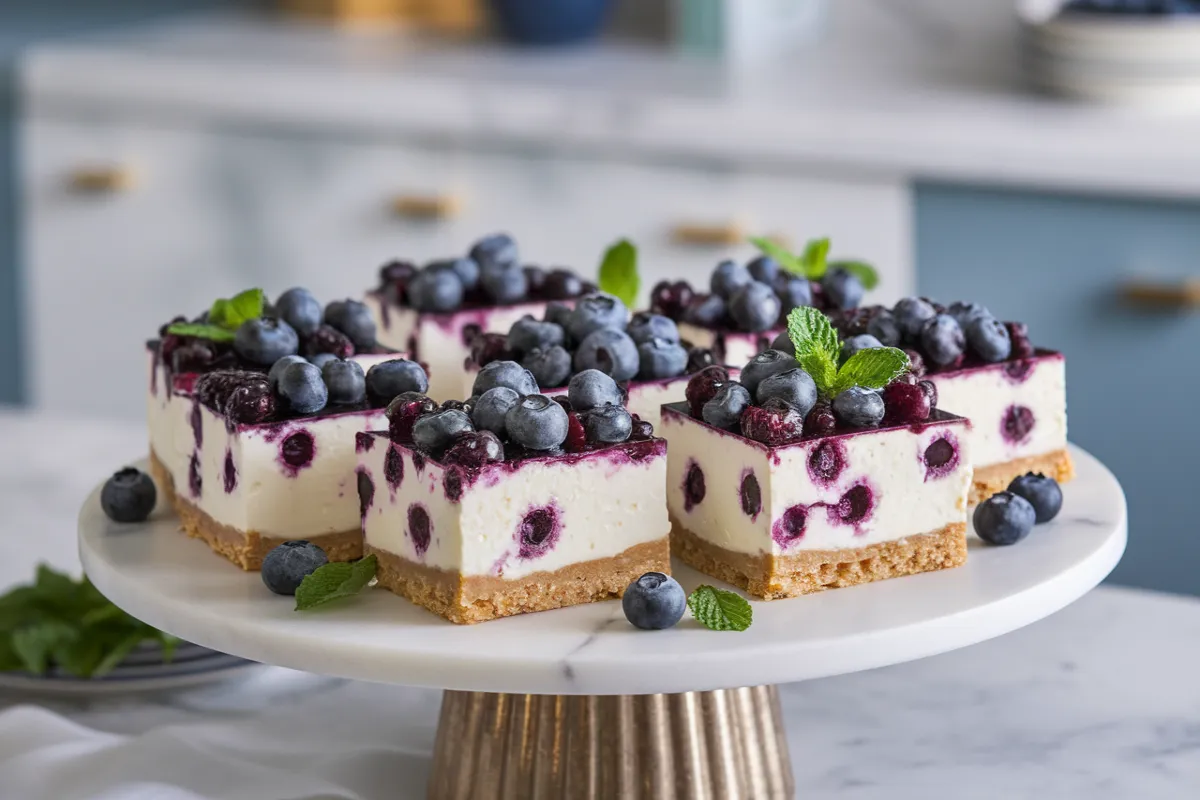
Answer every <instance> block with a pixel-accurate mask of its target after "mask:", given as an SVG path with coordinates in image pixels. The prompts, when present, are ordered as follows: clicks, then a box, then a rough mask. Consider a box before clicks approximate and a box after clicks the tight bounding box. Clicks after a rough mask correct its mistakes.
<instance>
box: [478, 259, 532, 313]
mask: <svg viewBox="0 0 1200 800" xmlns="http://www.w3.org/2000/svg"><path fill="white" fill-rule="evenodd" d="M479 285H480V286H481V287H482V288H483V293H484V294H486V295H487V296H488V297H490V298H492V300H494V301H495V302H497V303H500V304H504V305H507V304H511V303H516V302H518V301H520V300H523V299H525V297H526V295H528V294H529V279H528V278H527V277H526V276H525V272H524V270H522V269H521V268H520V267H519V266H511V267H502V266H495V267H485V268H484V269H483V273H482V274H481V275H480V278H479Z"/></svg>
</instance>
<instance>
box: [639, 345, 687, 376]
mask: <svg viewBox="0 0 1200 800" xmlns="http://www.w3.org/2000/svg"><path fill="white" fill-rule="evenodd" d="M638 361H639V367H638V373H637V377H639V378H641V379H642V380H657V379H659V378H674V377H675V376H676V375H682V374H683V371H684V370H685V369H687V364H688V351H687V350H685V349H683V346H682V345H680V344H679V343H677V342H668V341H667V340H666V339H650V340H649V341H646V342H642V343H641V344H639V345H638Z"/></svg>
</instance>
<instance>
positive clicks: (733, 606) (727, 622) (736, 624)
mask: <svg viewBox="0 0 1200 800" xmlns="http://www.w3.org/2000/svg"><path fill="white" fill-rule="evenodd" d="M687 604H688V608H689V609H690V610H691V612H692V616H693V617H695V618H696V620H697V621H698V622H699V623H700V624H701V625H703V626H704V627H706V628H708V629H709V630H714V631H744V630H746V628H749V627H750V623H751V622H753V621H754V610H753V609H752V608H750V603H749V602H747V601H746V598H744V597H742V596H741V595H740V594H737V593H736V592H727V591H725V590H724V589H717V588H715V587H712V586H709V585H708V584H705V585H703V586H697V587H696V590H695V591H693V592H692V593H691V594H690V595H688V599H687Z"/></svg>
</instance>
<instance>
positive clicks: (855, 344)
mask: <svg viewBox="0 0 1200 800" xmlns="http://www.w3.org/2000/svg"><path fill="white" fill-rule="evenodd" d="M874 347H883V342H881V341H879V340H878V339H876V338H875V337H874V336H872V335H871V334H869V333H864V334H860V335H859V336H851V337H850V338H849V339H847V340H846V341H844V342H842V361H846V360H848V359H849V358H850V356H852V355H854V354H855V353H857V352H858V351H859V350H870V349H871V348H874Z"/></svg>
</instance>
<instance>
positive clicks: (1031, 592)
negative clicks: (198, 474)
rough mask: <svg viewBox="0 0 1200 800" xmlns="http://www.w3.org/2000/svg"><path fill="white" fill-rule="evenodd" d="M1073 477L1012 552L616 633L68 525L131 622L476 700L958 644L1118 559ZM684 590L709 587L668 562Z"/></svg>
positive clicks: (630, 686) (1117, 497)
mask: <svg viewBox="0 0 1200 800" xmlns="http://www.w3.org/2000/svg"><path fill="white" fill-rule="evenodd" d="M1072 455H1073V457H1074V458H1075V462H1076V467H1077V470H1078V477H1077V478H1076V479H1075V480H1074V481H1072V482H1071V483H1069V484H1066V485H1065V486H1064V487H1063V493H1064V503H1063V510H1062V512H1061V513H1060V515H1059V517H1058V519H1056V520H1054V521H1053V522H1050V523H1048V524H1045V525H1039V526H1038V527H1036V528H1035V529H1034V532H1033V533H1032V534H1031V535H1030V536H1029V538H1028V539H1026V540H1025V541H1024V542H1021V543H1020V544H1019V545H1016V546H1013V547H1005V548H1000V547H988V546H986V545H984V544H983V543H982V542H980V541H979V540H978V539H975V538H974V536H973V535H972V536H971V547H970V555H969V557H968V559H967V563H966V565H965V566H962V567H959V568H957V569H951V570H945V571H941V572H934V573H926V574H923V575H915V576H911V577H905V578H898V579H894V580H889V581H883V582H880V583H873V584H867V585H863V586H855V587H851V588H846V589H837V590H833V591H827V592H822V593H820V594H816V595H809V596H806V597H799V598H794V599H789V600H773V601H769V602H763V601H753V606H754V624H753V625H752V626H751V627H750V628H749V629H748V630H746V631H743V632H740V633H737V632H720V633H718V632H715V631H710V630H707V629H705V628H703V627H701V626H700V625H699V624H698V623H696V622H695V621H694V620H692V619H691V618H690V615H685V617H684V620H683V621H682V622H681V623H680V624H679V625H678V626H676V627H675V628H673V629H671V630H667V631H641V630H637V629H635V628H633V627H632V626H631V625H629V624H628V623H627V622H626V621H625V618H624V615H623V614H622V611H621V604H620V603H618V602H605V603H593V604H590V605H585V606H576V607H573V608H567V609H560V610H557V611H547V612H542V613H538V614H526V615H523V616H519V617H510V618H507V619H500V620H494V621H491V622H485V623H480V624H478V625H472V626H458V625H453V624H451V623H449V622H446V621H445V620H443V619H441V618H440V617H437V616H435V615H433V614H431V613H429V612H428V611H425V610H424V609H421V608H418V607H417V606H415V605H412V604H411V603H409V602H408V601H407V600H404V599H402V598H400V597H397V596H395V595H393V594H391V593H389V592H386V591H383V590H379V589H374V590H369V591H366V592H364V593H363V594H362V595H361V596H359V597H356V598H353V599H351V600H349V601H345V602H343V603H342V604H339V605H336V606H332V605H331V606H330V607H327V608H325V609H322V610H318V611H310V612H296V611H293V610H292V608H293V601H292V599H291V598H289V597H279V596H276V595H273V594H271V593H270V592H268V591H267V589H266V587H264V586H263V584H262V581H261V579H260V577H259V575H258V573H245V572H242V571H240V570H238V569H237V568H235V567H234V566H232V565H231V564H229V563H228V562H226V561H225V560H224V559H222V558H220V557H219V556H216V555H214V554H213V553H211V552H210V551H209V550H208V548H207V547H206V546H205V545H204V544H203V543H201V542H199V541H197V540H193V539H188V538H187V537H185V536H184V535H182V534H181V533H180V532H179V530H178V522H177V520H176V518H175V517H174V516H173V515H172V514H171V513H170V511H169V510H165V509H163V508H161V507H160V509H159V510H157V511H156V512H155V514H154V516H152V517H151V520H150V522H148V523H146V524H144V525H133V526H122V525H118V524H116V523H112V522H110V521H109V520H108V518H107V517H105V516H104V513H103V512H102V511H101V510H100V503H99V488H97V489H96V491H94V492H93V493H92V495H91V496H90V497H89V498H88V499H87V501H86V502H85V503H84V505H83V508H82V510H81V512H80V516H79V551H80V557H81V558H82V561H83V565H84V569H85V570H86V572H87V574H88V575H89V576H90V577H91V579H92V581H93V582H94V583H95V584H96V586H97V587H98V588H99V589H100V591H102V592H103V593H104V594H105V595H107V596H108V597H109V598H110V599H111V600H112V601H113V602H114V603H116V604H117V605H118V606H120V607H121V608H123V609H125V610H126V611H128V612H129V613H130V614H132V615H134V616H135V617H138V618H139V619H142V620H144V621H146V622H148V623H150V624H151V625H155V626H157V627H159V628H161V629H163V630H166V631H168V632H170V633H173V634H176V635H178V636H180V637H182V638H184V639H187V640H189V641H192V642H196V643H198V644H202V645H204V646H206V647H211V648H213V649H216V650H221V651H224V652H227V653H232V654H234V655H238V656H242V657H244V658H249V659H254V660H256V661H262V662H265V663H268V664H278V665H281V666H285V667H292V668H295V669H301V670H308V671H310V672H316V673H323V674H328V675H338V676H342V677H347V678H356V679H361V680H368V681H377V682H382V683H398V684H408V685H414V686H430V687H438V688H447V689H461V690H473V691H486V692H513V693H534V694H643V693H652V692H685V691H699V690H708V689H717V688H726V687H734V686H753V685H758V684H769V683H786V682H790V681H799V680H807V679H810V678H820V677H825V676H828V675H837V674H842V673H846V672H854V671H857V670H863V669H870V668H873V667H879V666H885V665H888V664H894V663H899V662H902V661H909V660H912V659H916V658H922V657H924V656H929V655H934V654H936V653H941V652H945V651H948V650H953V649H956V648H959V647H964V646H967V645H970V644H974V643H975V642H979V641H983V640H985V639H989V638H992V637H995V636H999V635H1001V634H1004V633H1007V632H1009V631H1011V630H1014V629H1016V628H1019V627H1021V626H1023V625H1027V624H1029V623H1031V622H1034V621H1036V620H1038V619H1041V618H1042V617H1045V616H1048V615H1050V614H1052V613H1054V612H1055V611H1057V610H1059V609H1060V608H1062V607H1063V606H1065V605H1067V604H1069V603H1071V602H1073V601H1074V600H1076V599H1078V598H1079V597H1080V596H1081V595H1083V594H1084V593H1086V592H1087V591H1088V590H1090V589H1091V588H1092V587H1094V586H1095V585H1096V584H1097V583H1099V582H1100V580H1102V579H1103V578H1104V576H1105V575H1107V574H1108V573H1109V572H1110V571H1111V570H1112V568H1113V567H1114V566H1116V564H1117V562H1118V560H1119V559H1120V557H1121V554H1122V553H1123V552H1124V549H1125V540H1126V508H1125V497H1124V494H1123V493H1122V491H1121V487H1120V485H1119V484H1118V483H1117V481H1116V479H1115V478H1114V477H1113V475H1112V473H1110V472H1109V471H1108V470H1107V469H1106V468H1105V467H1104V466H1103V465H1102V464H1101V463H1100V462H1099V461H1097V460H1096V459H1095V458H1093V457H1092V456H1090V455H1088V454H1087V453H1085V452H1083V451H1082V450H1079V449H1078V448H1074V449H1073V450H1072ZM675 574H676V576H677V577H678V578H679V580H680V582H681V583H682V584H683V585H684V588H685V589H688V590H689V591H690V590H691V589H692V588H694V587H695V586H697V585H699V584H701V583H706V582H708V583H713V584H715V585H718V586H724V584H721V583H720V582H719V581H716V580H714V579H710V578H707V577H705V576H703V575H700V574H699V573H697V572H695V571H693V570H691V569H689V568H687V567H685V566H683V565H681V564H677V565H676V569H675Z"/></svg>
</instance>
